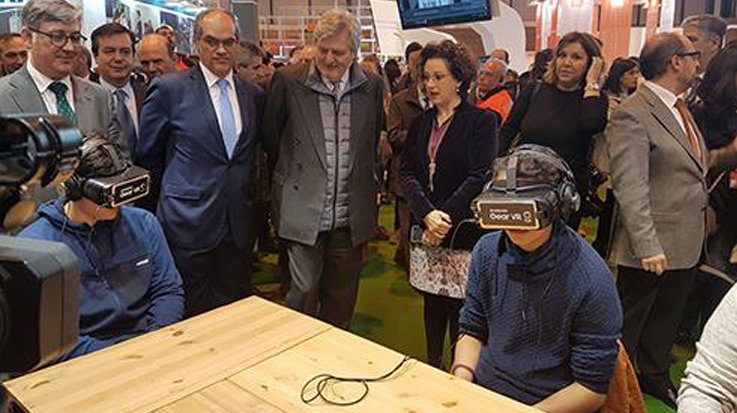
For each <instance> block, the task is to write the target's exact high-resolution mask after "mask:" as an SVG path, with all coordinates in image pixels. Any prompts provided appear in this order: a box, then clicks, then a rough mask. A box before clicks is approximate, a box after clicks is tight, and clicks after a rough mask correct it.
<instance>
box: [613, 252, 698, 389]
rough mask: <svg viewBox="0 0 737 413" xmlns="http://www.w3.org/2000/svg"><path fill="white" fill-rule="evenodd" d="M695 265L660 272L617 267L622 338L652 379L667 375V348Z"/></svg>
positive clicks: (669, 345) (669, 347) (634, 359)
mask: <svg viewBox="0 0 737 413" xmlns="http://www.w3.org/2000/svg"><path fill="white" fill-rule="evenodd" d="M694 274H695V268H690V269H685V270H670V271H666V272H665V273H663V274H662V275H660V276H657V275H655V273H653V272H648V271H645V270H643V269H641V268H629V267H622V266H619V267H618V275H617V290H619V297H620V298H621V300H622V308H623V311H624V328H623V330H622V342H623V343H624V347H625V349H626V350H627V353H628V354H629V356H630V358H631V359H632V361H633V362H634V363H635V365H636V366H637V367H638V368H639V370H640V374H641V375H642V376H644V377H646V378H648V379H649V380H651V381H659V380H660V381H662V380H667V379H668V377H669V376H668V370H669V368H670V350H671V346H673V341H674V339H675V337H676V333H677V332H678V325H679V324H680V322H681V317H682V315H683V309H684V307H685V305H686V298H687V297H688V293H689V291H690V290H691V284H692V283H693V279H694Z"/></svg>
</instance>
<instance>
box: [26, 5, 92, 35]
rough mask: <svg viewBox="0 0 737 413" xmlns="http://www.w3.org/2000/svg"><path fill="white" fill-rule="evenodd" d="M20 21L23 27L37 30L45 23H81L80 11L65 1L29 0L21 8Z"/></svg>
mask: <svg viewBox="0 0 737 413" xmlns="http://www.w3.org/2000/svg"><path fill="white" fill-rule="evenodd" d="M21 20H22V22H23V26H24V27H28V28H30V29H36V30H38V28H39V27H41V25H42V24H43V23H46V22H63V23H67V22H74V21H79V22H81V21H82V10H80V9H78V8H76V7H74V6H72V5H71V4H69V3H67V2H66V1H65V0H30V1H29V2H28V3H26V5H25V6H23V12H22V13H21Z"/></svg>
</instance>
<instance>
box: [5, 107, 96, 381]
mask: <svg viewBox="0 0 737 413" xmlns="http://www.w3.org/2000/svg"><path fill="white" fill-rule="evenodd" d="M81 144H82V135H81V133H80V132H79V130H77V129H76V128H74V127H73V126H72V125H71V124H70V123H69V122H68V121H67V120H66V119H65V118H63V117H61V116H56V115H35V116H34V115H21V116H13V117H0V222H2V224H3V228H4V229H5V230H11V229H13V228H14V227H16V226H18V225H20V224H22V223H24V222H26V221H27V220H28V219H29V218H30V217H32V216H33V214H34V213H35V210H36V202H35V201H34V199H38V198H39V194H40V193H43V192H44V191H47V192H48V191H51V190H52V189H51V187H53V186H56V185H58V184H61V183H62V182H64V181H65V180H67V179H68V178H69V177H71V176H72V174H73V173H74V170H75V168H76V167H77V165H78V163H79V157H80V146H81ZM78 293H79V268H78V265H77V260H76V257H75V256H74V254H73V253H72V251H71V250H70V249H69V248H68V247H67V246H66V245H64V244H61V243H56V242H47V241H35V240H28V239H19V238H14V237H10V236H4V235H3V236H0V371H2V372H24V371H28V370H31V369H33V368H35V367H37V366H39V365H42V364H45V363H47V362H49V361H51V360H53V359H54V358H56V357H58V356H59V355H61V354H63V353H64V352H66V351H67V350H68V349H69V348H70V347H71V346H72V345H74V343H75V342H76V340H77V336H78V332H79V307H78V306H79V303H78Z"/></svg>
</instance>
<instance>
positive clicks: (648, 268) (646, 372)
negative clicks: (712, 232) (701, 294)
mask: <svg viewBox="0 0 737 413" xmlns="http://www.w3.org/2000/svg"><path fill="white" fill-rule="evenodd" d="M699 54H700V53H699V51H698V50H696V49H695V48H694V46H693V44H691V42H690V41H689V40H688V39H687V38H686V37H685V36H683V35H681V34H674V33H660V34H657V35H655V36H652V37H651V38H649V39H648V40H647V42H646V43H645V46H644V47H643V49H642V52H641V53H640V70H641V72H642V74H643V76H644V77H645V79H647V80H646V81H645V82H644V84H643V85H641V86H640V87H639V88H638V89H637V92H636V93H635V94H634V95H632V96H631V97H630V98H629V99H627V100H626V101H624V102H623V103H622V104H621V105H620V106H619V107H618V108H617V110H616V111H615V112H614V113H613V115H612V118H611V120H610V121H609V126H608V128H607V130H606V140H607V144H608V151H609V155H610V157H611V165H610V168H611V177H612V185H613V188H614V195H615V196H616V198H617V204H618V205H619V209H620V213H619V219H618V222H617V224H616V227H615V233H614V242H613V245H612V251H611V255H612V259H613V261H614V262H615V263H616V264H617V269H618V277H617V288H618V290H619V294H620V298H621V301H622V308H623V310H624V328H623V331H622V341H623V343H624V346H625V348H626V349H627V353H628V354H629V355H630V357H631V358H632V360H633V361H634V362H635V363H636V364H637V367H638V370H639V372H640V378H639V380H640V386H641V388H642V390H643V391H644V392H645V393H648V394H650V395H652V396H655V397H657V398H659V399H660V400H662V401H663V402H664V403H665V404H667V405H669V406H671V407H673V408H675V406H676V391H675V388H674V387H673V384H672V383H671V381H670V376H669V367H670V349H671V346H672V345H673V341H674V339H675V336H676V332H677V330H678V324H679V323H680V321H681V316H682V314H683V309H684V306H685V304H686V301H687V297H688V293H689V291H690V288H691V284H692V282H693V279H694V276H695V272H696V268H697V266H698V264H699V259H700V257H701V253H702V249H703V246H704V237H705V235H706V231H707V229H706V210H707V198H708V188H707V184H706V180H705V177H706V175H707V173H708V172H709V170H719V169H723V168H730V167H731V168H734V166H736V165H737V140H735V141H734V142H733V143H732V144H731V145H728V146H727V147H725V148H723V149H718V150H711V151H709V150H707V149H706V146H705V145H704V140H703V137H702V135H701V132H700V131H699V129H698V126H697V125H696V123H695V122H694V120H693V117H692V116H691V114H690V113H689V111H688V109H687V108H686V104H685V102H684V100H683V99H682V98H681V97H679V96H681V95H682V94H683V92H685V91H686V90H687V89H688V88H689V86H690V85H691V84H692V82H693V81H694V78H695V77H696V73H697V72H698V70H699Z"/></svg>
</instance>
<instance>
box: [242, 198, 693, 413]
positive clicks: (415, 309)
mask: <svg viewBox="0 0 737 413" xmlns="http://www.w3.org/2000/svg"><path fill="white" fill-rule="evenodd" d="M392 208H393V207H392V206H384V207H382V208H381V211H380V216H379V222H380V224H381V225H383V226H384V227H385V228H387V229H389V230H391V229H393V228H394V212H393V209H392ZM582 227H583V228H584V230H585V231H586V233H587V238H589V239H590V238H592V236H593V234H595V231H596V228H595V223H593V221H587V220H584V223H583V225H582ZM394 249H395V246H394V245H391V244H390V243H389V242H386V241H372V242H371V243H369V248H368V262H367V264H366V267H365V268H364V270H363V273H362V274H361V286H360V290H359V294H358V303H357V304H356V312H355V316H354V318H353V323H352V327H351V331H352V332H353V333H356V334H358V335H360V336H362V337H365V338H367V339H369V340H372V341H375V342H377V343H380V344H382V345H384V346H386V347H389V348H392V349H394V350H396V351H399V352H401V353H404V354H407V355H409V356H411V357H414V358H416V359H419V360H424V359H425V341H424V330H423V324H422V298H421V296H420V295H419V294H417V293H416V292H415V291H414V290H413V289H412V288H411V287H410V285H409V283H408V282H407V275H406V273H405V272H404V271H403V270H402V269H400V268H399V267H397V266H396V265H395V263H394V260H393V257H394ZM276 274H277V266H276V256H274V255H267V256H264V257H261V263H260V265H259V268H258V271H257V272H256V273H255V274H254V282H255V283H256V285H259V286H261V287H262V288H263V289H266V290H271V291H273V290H275V289H276V286H275V283H276V282H277V281H276ZM673 357H674V360H676V361H675V363H674V364H673V366H672V367H671V376H672V378H673V380H674V382H675V383H679V382H680V378H681V377H682V375H683V369H684V368H685V365H686V360H688V359H690V358H691V357H693V350H692V349H686V348H681V347H678V346H676V347H674V349H673ZM390 367H391V366H387V368H390ZM645 402H646V404H647V411H648V413H671V412H673V410H672V409H670V408H668V407H667V406H665V405H664V404H662V403H661V402H660V401H658V400H656V399H653V398H650V397H649V396H647V395H646V396H645Z"/></svg>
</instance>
